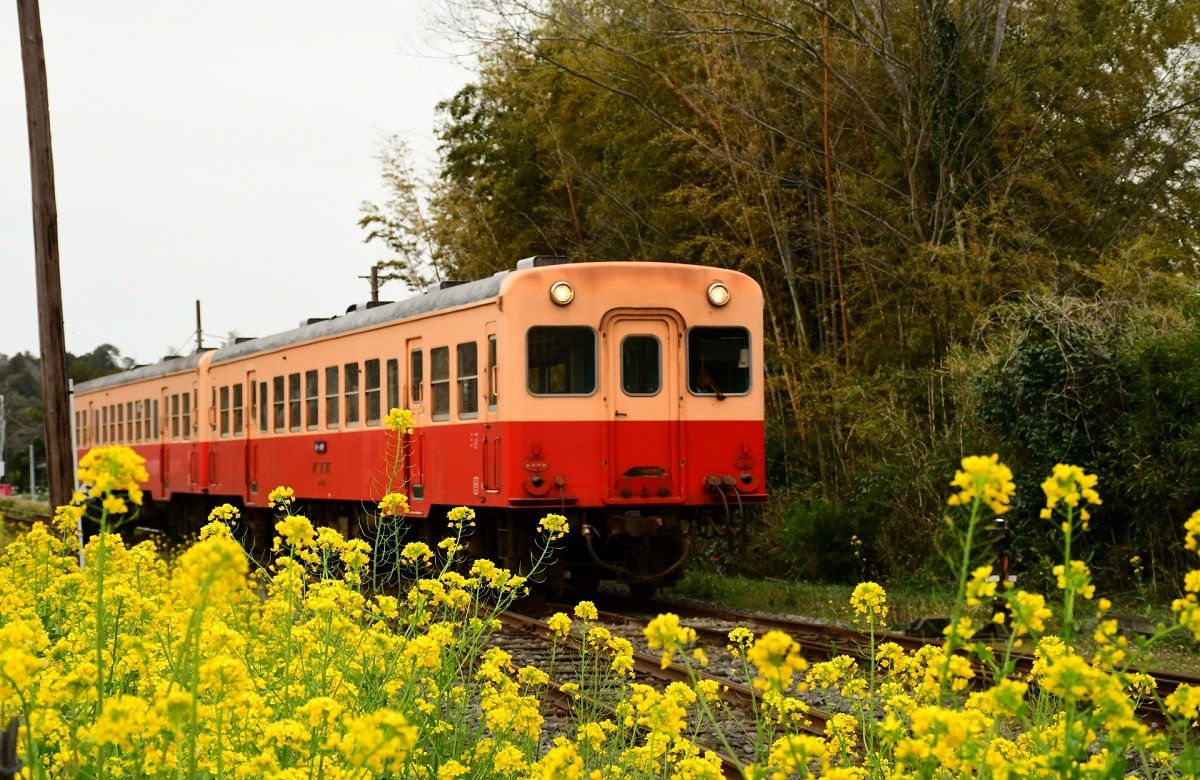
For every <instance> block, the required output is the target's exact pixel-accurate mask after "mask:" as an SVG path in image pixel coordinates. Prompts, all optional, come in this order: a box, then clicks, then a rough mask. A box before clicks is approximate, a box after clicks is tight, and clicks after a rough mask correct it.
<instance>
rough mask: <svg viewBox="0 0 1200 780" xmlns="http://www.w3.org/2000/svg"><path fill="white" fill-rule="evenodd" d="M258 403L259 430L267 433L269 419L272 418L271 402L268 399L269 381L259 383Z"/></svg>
mask: <svg viewBox="0 0 1200 780" xmlns="http://www.w3.org/2000/svg"><path fill="white" fill-rule="evenodd" d="M255 403H256V404H257V405H258V431H259V433H266V432H267V428H268V422H267V421H268V420H270V419H271V412H270V409H271V404H270V402H269V401H268V399H267V383H266V382H259V383H258V399H257V400H256V401H255Z"/></svg>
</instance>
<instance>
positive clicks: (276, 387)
mask: <svg viewBox="0 0 1200 780" xmlns="http://www.w3.org/2000/svg"><path fill="white" fill-rule="evenodd" d="M283 382H284V379H283V377H281V376H277V377H275V378H274V379H272V380H271V385H272V387H271V390H272V392H273V400H274V402H275V403H274V409H275V433H283V431H284V429H285V428H286V427H287V418H286V416H285V410H286V409H287V399H286V398H285V397H284V395H283Z"/></svg>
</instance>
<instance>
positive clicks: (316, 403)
mask: <svg viewBox="0 0 1200 780" xmlns="http://www.w3.org/2000/svg"><path fill="white" fill-rule="evenodd" d="M319 377H320V374H319V373H318V372H317V371H316V370H313V371H305V372H304V427H305V428H307V429H308V430H310V431H315V430H316V429H317V426H318V425H320V423H321V415H320V411H321V393H320V391H321V388H320V387H319V386H318V384H317V380H318V378H319Z"/></svg>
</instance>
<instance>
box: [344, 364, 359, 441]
mask: <svg viewBox="0 0 1200 780" xmlns="http://www.w3.org/2000/svg"><path fill="white" fill-rule="evenodd" d="M346 427H347V428H357V427H358V363H347V364H346Z"/></svg>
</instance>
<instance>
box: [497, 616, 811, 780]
mask: <svg viewBox="0 0 1200 780" xmlns="http://www.w3.org/2000/svg"><path fill="white" fill-rule="evenodd" d="M526 606H534V605H522V608H523V609H524V608H526ZM535 611H537V612H538V613H539V614H541V615H542V617H545V616H546V615H545V614H544V613H545V611H546V610H545V609H544V608H540V607H536V606H535ZM542 617H536V616H534V615H529V614H523V613H517V612H513V611H509V612H506V613H504V614H503V615H501V621H502V622H503V623H504V626H505V628H504V630H502V631H500V632H498V633H497V634H496V635H495V636H494V637H493V644H495V645H496V646H499V647H501V648H502V649H504V650H505V651H506V652H509V653H510V654H512V655H513V657H514V664H521V665H524V664H527V663H528V664H531V665H536V666H538V668H541V669H543V670H545V671H548V673H550V675H551V679H552V684H551V686H550V688H551V690H552V692H553V693H554V695H553V696H552V697H551V698H550V700H548V702H547V703H548V705H550V706H552V707H554V708H555V709H556V710H558V711H559V712H560V713H563V714H564V717H566V718H567V723H555V724H553V725H552V726H551V727H550V728H549V729H547V732H546V734H545V736H544V739H552V738H553V737H554V736H557V734H558V733H567V732H562V731H558V730H557V729H563V728H567V729H569V728H570V724H571V723H572V718H571V716H572V714H573V713H575V712H576V711H578V710H579V709H580V708H581V707H586V708H587V709H588V710H589V712H591V713H593V714H597V713H602V714H604V715H606V716H607V717H611V718H615V714H614V712H613V710H612V708H611V706H609V704H608V703H606V702H604V701H589V702H583V703H581V702H579V701H578V700H577V699H575V698H573V697H572V696H564V695H563V694H561V693H560V692H558V691H557V687H558V686H560V685H562V684H564V683H568V682H576V681H577V678H576V677H575V676H574V675H575V673H576V671H577V670H576V668H575V667H574V666H572V665H570V664H565V663H562V662H561V659H551V657H550V653H549V651H548V648H549V647H550V645H551V642H552V640H553V637H554V631H553V629H552V628H551V626H550V625H549V623H547V622H546V621H544V620H543V619H542ZM576 622H578V621H576ZM588 625H589V626H592V627H594V626H602V627H604V628H605V629H607V630H608V631H610V632H611V633H612V634H613V635H615V636H623V637H624V638H626V639H628V640H629V641H630V642H631V643H633V644H634V646H635V648H636V647H637V646H638V645H639V644H640V645H643V646H644V644H645V641H644V639H643V638H642V635H641V627H642V624H639V623H638V622H637V621H632V620H624V619H622V617H621V616H620V615H617V614H615V613H607V612H606V613H603V614H598V616H597V618H596V619H595V620H593V621H589V623H588ZM531 638H536V640H538V642H540V644H539V643H538V642H533V643H531V642H530V639H531ZM560 641H561V643H562V644H563V645H565V646H566V647H569V648H571V649H572V650H574V651H576V652H578V651H579V650H580V649H581V648H583V647H584V645H585V643H586V642H587V638H586V636H585V635H583V634H581V633H580V632H578V631H572V632H571V633H570V634H568V635H567V636H566V637H565V639H563V640H560ZM518 658H519V659H520V660H517V659H518ZM698 680H710V681H713V682H714V683H716V684H717V686H718V687H717V690H718V691H719V694H718V695H719V702H713V705H714V706H710V707H709V708H708V709H707V712H706V713H704V714H701V713H699V712H696V713H695V714H694V716H693V717H692V718H690V719H689V730H688V733H689V738H690V739H691V740H692V741H693V742H694V743H696V744H697V745H698V746H699V747H700V748H701V750H704V751H712V752H713V753H715V754H716V755H718V756H719V757H720V759H721V763H722V768H723V771H724V774H725V776H726V777H729V778H741V777H742V776H743V773H742V767H743V766H744V765H746V764H748V763H751V762H752V761H753V760H754V757H755V751H756V749H758V748H759V747H760V746H756V745H755V744H754V740H753V737H754V735H755V734H756V732H757V725H758V724H757V720H758V713H757V711H756V707H758V706H761V705H760V704H759V703H758V702H759V698H760V696H761V694H759V693H757V692H755V691H754V690H752V689H751V688H750V687H749V686H747V685H745V684H744V683H742V682H740V681H739V680H738V679H735V677H734V676H733V675H731V674H726V673H713V672H710V671H705V670H700V669H697V668H689V667H688V666H684V665H681V664H678V663H668V664H666V665H663V663H662V661H661V655H659V654H657V653H651V652H647V651H646V650H644V649H643V650H637V649H635V651H634V653H633V681H634V682H638V683H641V684H644V685H648V686H650V687H652V688H655V689H657V690H660V691H661V690H663V689H665V688H666V687H667V686H668V685H670V684H671V683H675V682H682V683H685V684H687V685H689V686H693V685H695V683H696V682H697V681H698ZM828 717H829V715H828V714H827V713H825V712H824V711H822V710H820V709H815V708H810V709H809V711H808V713H807V716H806V719H807V723H806V724H805V725H804V726H803V728H802V730H803V731H805V732H807V733H811V734H814V735H821V734H823V733H824V732H825V724H826V721H827V719H828Z"/></svg>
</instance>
